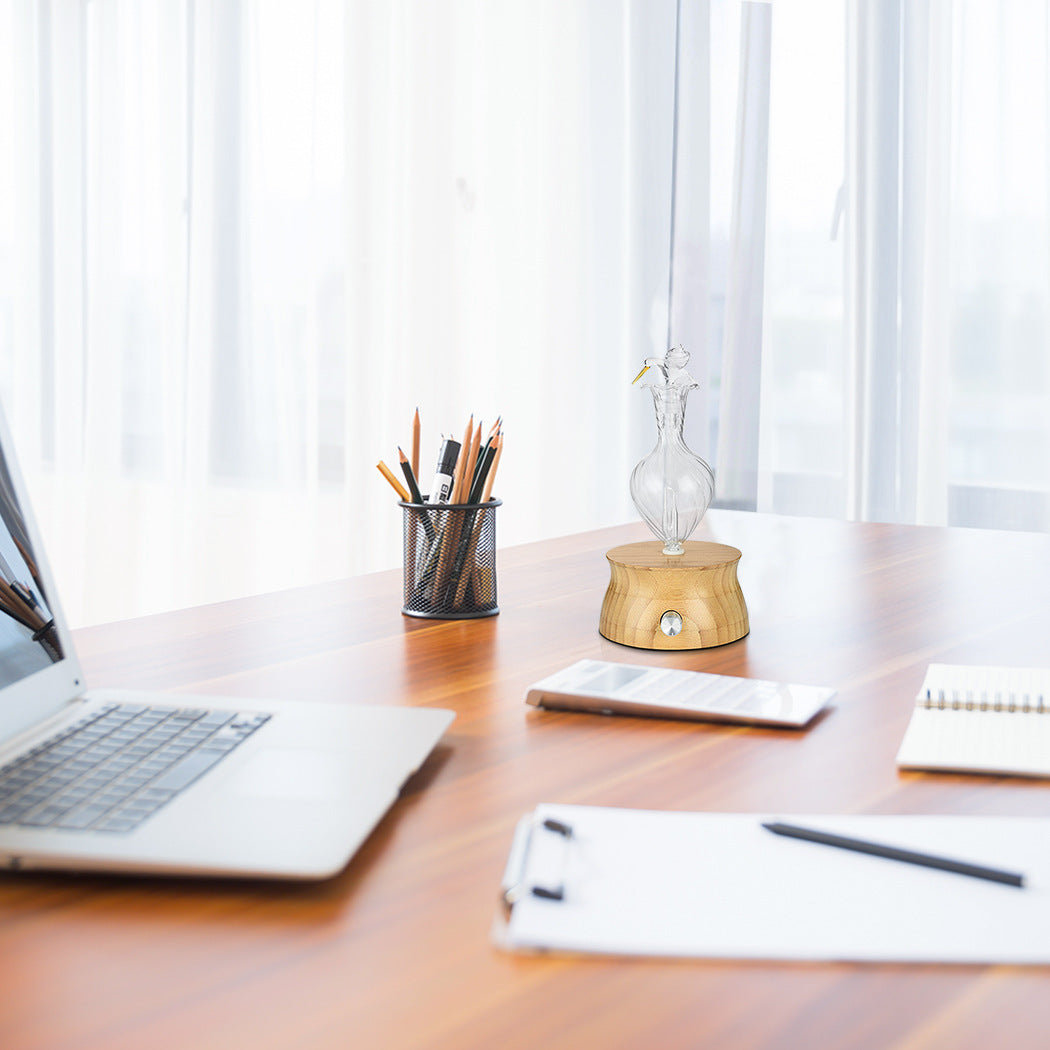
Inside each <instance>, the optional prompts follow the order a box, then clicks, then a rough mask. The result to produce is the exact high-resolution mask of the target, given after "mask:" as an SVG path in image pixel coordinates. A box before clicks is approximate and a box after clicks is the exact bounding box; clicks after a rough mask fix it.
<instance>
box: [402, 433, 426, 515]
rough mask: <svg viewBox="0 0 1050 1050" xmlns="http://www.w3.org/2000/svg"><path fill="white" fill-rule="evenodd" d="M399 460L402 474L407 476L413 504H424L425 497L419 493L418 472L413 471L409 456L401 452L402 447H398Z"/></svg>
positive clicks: (406, 479)
mask: <svg viewBox="0 0 1050 1050" xmlns="http://www.w3.org/2000/svg"><path fill="white" fill-rule="evenodd" d="M397 458H398V459H399V460H400V461H401V473H402V474H404V475H405V481H406V482H408V491H409V493H410V494H411V496H412V502H413V503H422V502H423V497H422V495H420V492H419V483H418V482H417V481H416V472H415V471H414V470H413V469H412V464H411V463H409V461H408V456H406V455H405V454H404V452H402V451H401V446H400V445H398V446H397Z"/></svg>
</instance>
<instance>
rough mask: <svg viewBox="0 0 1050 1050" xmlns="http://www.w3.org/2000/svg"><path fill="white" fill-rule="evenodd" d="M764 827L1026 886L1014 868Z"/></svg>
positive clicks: (810, 831)
mask: <svg viewBox="0 0 1050 1050" xmlns="http://www.w3.org/2000/svg"><path fill="white" fill-rule="evenodd" d="M762 827H764V828H765V829H766V831H772V832H773V834H774V835H787V836H788V837H789V838H794V839H805V840H806V841H807V842H819V843H820V844H821V845H824V846H837V847H838V848H839V849H849V850H853V851H854V852H856V853H870V854H871V855H872V856H875V857H885V858H886V859H887V860H901V861H904V863H905V864H919V865H921V866H922V867H924V868H938V869H940V870H941V871H951V872H954V873H955V874H956V875H971V876H972V877H973V878H975V879H989V880H991V881H992V882H1002V883H1005V884H1006V885H1008V886H1024V876H1023V875H1019V874H1017V873H1016V872H1013V871H1001V870H1000V869H998V868H986V867H984V866H983V865H980V864H968V863H967V862H966V861H961V860H951V859H950V858H948V857H936V856H933V855H931V854H929V853H917V852H915V851H914V850H910V849H900V848H899V847H897V846H884V845H881V844H880V843H878V842H866V841H864V840H863V839H854V838H849V837H848V836H846V835H833V834H831V833H830V832H827V831H816V830H814V829H812V828H800V827H798V826H797V825H795V824H780V823H777V822H774V823H770V824H763V825H762Z"/></svg>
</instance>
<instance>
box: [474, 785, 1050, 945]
mask: <svg viewBox="0 0 1050 1050" xmlns="http://www.w3.org/2000/svg"><path fill="white" fill-rule="evenodd" d="M781 818H783V819H787V818H785V817H784V815H783V814H742V813H674V812H661V811H646V810H627V809H609V808H602V807H590V806H555V805H542V806H539V807H537V809H536V810H535V812H534V813H532V814H531V815H529V816H528V817H526V818H524V819H523V820H522V821H521V822H520V823H519V825H518V827H517V830H516V832H515V835H514V841H513V844H512V847H511V851H510V856H509V858H508V862H507V868H506V871H505V873H504V878H503V886H502V894H503V903H502V910H501V914H500V916H499V917H498V919H497V921H496V923H495V925H494V928H493V938H494V940H495V942H496V943H497V944H498V945H500V946H501V947H503V948H505V949H508V950H511V951H522V952H542V951H555V952H572V953H597V954H603V955H614V956H617V955H619V956H664V957H693V958H710V959H727V958H735V959H756V960H757V959H766V960H789V959H790V960H804V961H853V962H906V963H907V962H910V963H931V962H932V963H943V962H948V963H966V964H1032V965H1038V964H1045V963H1050V820H1048V819H1045V818H1034V817H961V816H827V815H806V816H798V817H795V816H792V817H791V818H790V819H791V820H792V821H795V822H798V823H805V824H807V825H809V826H811V827H815V828H818V829H822V830H825V831H827V832H830V833H833V834H838V835H845V836H852V837H855V838H863V839H868V840H874V841H881V842H884V843H889V844H894V845H896V846H899V847H902V848H904V849H911V850H916V851H927V852H931V851H936V852H938V853H941V854H944V855H947V856H954V857H957V858H959V859H960V860H967V861H970V862H972V863H974V864H985V865H998V866H1004V867H1006V866H1008V867H1011V868H1013V869H1015V870H1017V871H1019V872H1023V873H1024V875H1025V885H1024V887H1023V888H1018V887H1016V886H1009V885H1003V884H998V883H995V882H990V881H985V880H983V879H977V878H969V877H965V876H962V875H959V874H956V873H953V872H949V871H939V870H933V869H930V868H924V867H918V866H916V865H914V864H907V863H900V862H899V861H894V860H889V859H886V858H883V857H875V856H869V855H865V854H861V853H855V852H852V851H848V850H844V849H836V848H832V847H829V846H825V845H822V844H818V843H814V842H807V841H798V840H795V839H790V838H784V837H781V836H778V835H775V834H771V833H770V832H769V831H767V830H765V829H764V828H763V827H762V824H763V823H764V822H770V821H776V820H778V819H781Z"/></svg>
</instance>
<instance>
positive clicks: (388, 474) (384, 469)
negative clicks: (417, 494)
mask: <svg viewBox="0 0 1050 1050" xmlns="http://www.w3.org/2000/svg"><path fill="white" fill-rule="evenodd" d="M376 470H378V471H379V473H380V474H382V475H383V477H384V478H386V480H387V481H389V482H390V487H391V488H392V489H393V490H394V491H395V492H396V493H397V494H398V495H399V496H400V497H401V499H402V500H403V501H404V502H405V503H411V502H412V500H411V498H410V497H409V495H408V490H407V489H406V488H405V486H404V485H402V484H401V482H400V481H398V480H397V478H395V477H394V472H393V471H392V470H391V469H390V468H389V467H388V466H387V465H386V464H385V463H384V462H383V461H382V460H380V461H379V462H378V463H377V464H376Z"/></svg>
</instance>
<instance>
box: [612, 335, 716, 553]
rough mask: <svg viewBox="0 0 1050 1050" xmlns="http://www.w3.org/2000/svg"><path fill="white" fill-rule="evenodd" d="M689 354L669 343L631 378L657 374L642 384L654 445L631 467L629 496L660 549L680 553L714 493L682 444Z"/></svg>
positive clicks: (690, 384)
mask: <svg viewBox="0 0 1050 1050" xmlns="http://www.w3.org/2000/svg"><path fill="white" fill-rule="evenodd" d="M688 363H689V354H688V353H687V352H686V351H685V350H683V349H682V348H681V347H673V348H672V349H670V350H668V351H667V353H666V354H664V356H663V357H649V358H646V360H645V367H644V368H643V369H642V370H641V372H639V373H638V375H637V376H635V378H634V382H636V383H637V382H638V380H639V379H641V378H642V376H643V375H645V374H646V373H647V372H648V371H650V370H651V369H652V370H655V371H656V374H657V376H658V378H657V379H656V381H654V382H651V383H645V384H643V386H644V388H645V389H647V390H650V391H651V392H652V396H653V408H654V409H655V411H656V431H657V441H656V447H655V448H654V449H653V450H652V452H650V453H649V455H647V456H646V457H645V458H644V459H642V460H641V461H640V462H639V463H638V465H637V466H636V467H635V468H634V470H633V471H632V472H631V499H632V500H634V505H635V506H636V507H637V508H638V513H639V514H641V516H642V518H643V519H644V521H645V523H646V524H647V525H648V526H649V528H650V529H652V531H653V533H654V535H655V536H656V537H657V538H658V539H661V540H663V544H664V549H663V552H664V554H681V553H682V552H683V550H684V549H685V548H684V547H683V546H682V545H683V543H684V542H685V541H686V540H687V539H688V538H689V536H690V535H691V534H692V532H693V530H694V529H695V528H696V527H697V525H699V524H700V521H701V519H702V518H703V516H704V514H706V513H707V508H708V507H709V506H710V505H711V500H712V499H714V494H715V478H714V474H713V473H712V471H711V468H710V467H709V466H708V465H707V464H706V463H705V462H704V461H703V460H702V459H701V458H700V457H699V456H698V455H696V453H694V452H692V451H690V449H689V448H688V446H687V445H686V443H685V438H684V436H683V428H684V425H685V403H686V398H687V397H688V395H689V391H690V390H692V389H694V388H695V387H697V386H699V383H697V382H696V381H695V380H694V379H693V377H692V376H691V375H690V374H689V373H688V372H687V371H686V365H688Z"/></svg>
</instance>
